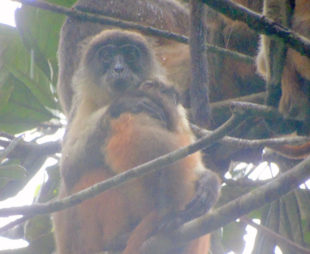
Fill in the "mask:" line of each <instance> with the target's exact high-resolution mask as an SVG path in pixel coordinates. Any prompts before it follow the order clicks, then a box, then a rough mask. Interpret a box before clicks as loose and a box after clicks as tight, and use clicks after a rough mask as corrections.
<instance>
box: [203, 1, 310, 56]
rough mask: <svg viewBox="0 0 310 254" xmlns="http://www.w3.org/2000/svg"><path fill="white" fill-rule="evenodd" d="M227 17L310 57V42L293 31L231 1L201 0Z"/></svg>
mask: <svg viewBox="0 0 310 254" xmlns="http://www.w3.org/2000/svg"><path fill="white" fill-rule="evenodd" d="M201 1H202V2H203V3H205V4H206V5H208V6H209V7H211V8H212V9H214V10H216V11H218V12H220V13H222V14H224V15H225V16H227V17H229V18H231V19H233V20H239V21H242V22H244V23H246V24H247V25H248V26H249V27H250V28H251V29H252V30H254V31H256V32H259V33H262V34H266V35H272V36H274V37H277V38H278V39H280V40H282V41H284V42H285V43H286V44H287V45H288V46H289V47H290V48H293V49H295V50H296V51H298V52H299V53H300V54H302V55H306V56H310V40H309V39H307V38H306V37H303V36H300V35H298V34H297V33H295V32H294V31H292V30H291V29H289V28H287V27H284V26H281V25H280V24H277V23H276V22H274V21H272V20H270V19H268V18H266V17H265V16H263V15H260V14H258V13H256V12H254V11H252V10H250V9H248V8H246V7H244V6H242V5H239V4H236V3H234V2H232V1H230V0H201Z"/></svg>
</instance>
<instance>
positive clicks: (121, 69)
mask: <svg viewBox="0 0 310 254" xmlns="http://www.w3.org/2000/svg"><path fill="white" fill-rule="evenodd" d="M123 70H124V66H123V65H121V64H116V65H115V66H114V71H115V72H116V73H121V72H122V71H123Z"/></svg>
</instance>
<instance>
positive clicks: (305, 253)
mask: <svg viewBox="0 0 310 254" xmlns="http://www.w3.org/2000/svg"><path fill="white" fill-rule="evenodd" d="M240 220H241V221H243V222H245V223H246V224H249V225H251V226H252V227H254V228H256V229H257V230H259V231H261V232H263V233H264V234H265V235H266V236H267V237H272V238H274V239H276V240H277V241H278V242H282V243H284V244H288V245H290V246H291V247H293V248H294V249H295V250H296V251H298V252H299V253H303V254H310V250H309V249H306V248H304V247H302V246H300V245H298V244H296V243H294V242H293V241H291V240H290V239H287V238H285V237H284V236H282V235H280V234H277V233H276V232H274V231H272V230H270V229H269V228H267V227H265V226H263V225H259V224H257V223H255V222H253V221H252V220H250V219H249V218H247V217H246V216H244V217H241V218H240Z"/></svg>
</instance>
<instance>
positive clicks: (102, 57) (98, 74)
mask: <svg viewBox="0 0 310 254" xmlns="http://www.w3.org/2000/svg"><path fill="white" fill-rule="evenodd" d="M116 35H117V36H116ZM139 38H140V37H136V38H131V37H130V36H128V34H123V33H120V32H117V33H115V34H112V35H109V36H108V37H106V38H105V39H104V40H101V41H98V42H97V43H95V44H94V45H93V46H92V48H90V50H89V51H88V54H87V56H86V61H87V66H88V71H89V73H91V75H92V78H93V79H94V81H95V84H96V85H97V86H99V87H102V88H103V89H104V90H106V91H108V92H109V93H110V94H111V95H113V96H114V95H118V94H122V93H124V91H127V90H129V89H134V88H137V87H138V85H139V84H140V83H141V82H142V81H144V80H145V79H147V78H148V77H149V75H150V71H151V69H152V56H151V52H150V51H149V49H148V48H147V46H146V44H145V42H144V41H143V42H142V41H139V40H137V39H139Z"/></svg>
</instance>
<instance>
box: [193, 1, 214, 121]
mask: <svg viewBox="0 0 310 254" xmlns="http://www.w3.org/2000/svg"><path fill="white" fill-rule="evenodd" d="M190 5H191V11H190V22H191V25H190V42H189V47H190V53H191V84H190V86H189V92H190V105H191V107H190V109H191V112H192V115H193V120H194V122H195V123H197V124H198V125H200V126H205V127H210V123H211V108H210V103H209V88H208V63H207V56H206V55H205V54H204V50H205V48H204V44H205V37H206V36H205V27H204V23H203V19H204V8H203V4H202V3H201V2H200V1H199V0H191V1H190Z"/></svg>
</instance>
